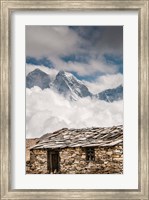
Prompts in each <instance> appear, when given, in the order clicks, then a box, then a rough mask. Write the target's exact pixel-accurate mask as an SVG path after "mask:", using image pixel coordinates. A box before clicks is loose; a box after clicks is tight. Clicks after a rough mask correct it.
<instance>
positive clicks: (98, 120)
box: [26, 87, 123, 138]
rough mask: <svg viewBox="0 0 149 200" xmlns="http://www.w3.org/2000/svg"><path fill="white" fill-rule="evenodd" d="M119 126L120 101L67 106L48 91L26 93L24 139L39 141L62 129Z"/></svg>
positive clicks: (63, 100) (61, 97)
mask: <svg viewBox="0 0 149 200" xmlns="http://www.w3.org/2000/svg"><path fill="white" fill-rule="evenodd" d="M37 100H38V101H37ZM105 119H106V120H105ZM122 123H123V101H117V102H113V103H107V102H104V101H98V100H91V99H90V98H83V99H80V100H78V101H76V102H69V101H68V100H66V99H65V98H64V97H63V96H60V95H59V94H57V93H55V92H54V91H52V90H50V89H45V90H41V89H40V88H38V87H34V88H32V89H26V136H27V137H28V138H30V137H40V136H41V135H43V134H46V133H50V132H53V131H56V130H58V129H61V128H64V127H67V128H83V127H93V126H94V127H102V126H112V125H118V124H122Z"/></svg>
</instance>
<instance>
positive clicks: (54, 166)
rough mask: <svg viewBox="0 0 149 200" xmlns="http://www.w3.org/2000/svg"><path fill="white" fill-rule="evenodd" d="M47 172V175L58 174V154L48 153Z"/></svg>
mask: <svg viewBox="0 0 149 200" xmlns="http://www.w3.org/2000/svg"><path fill="white" fill-rule="evenodd" d="M47 157H48V159H47V161H48V171H49V173H54V174H57V173H59V152H58V151H48V156H47Z"/></svg>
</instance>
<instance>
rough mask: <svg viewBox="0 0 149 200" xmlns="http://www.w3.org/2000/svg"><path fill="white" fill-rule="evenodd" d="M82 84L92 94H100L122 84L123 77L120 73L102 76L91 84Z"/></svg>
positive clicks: (86, 82) (85, 82)
mask: <svg viewBox="0 0 149 200" xmlns="http://www.w3.org/2000/svg"><path fill="white" fill-rule="evenodd" d="M83 82H84V84H85V85H86V86H87V87H88V89H89V90H90V92H92V93H93V94H97V93H99V92H102V91H103V90H106V89H112V88H116V87H118V86H119V85H121V84H123V75H122V74H120V73H118V74H112V75H104V76H99V77H98V78H97V79H96V80H94V81H92V82H88V81H83Z"/></svg>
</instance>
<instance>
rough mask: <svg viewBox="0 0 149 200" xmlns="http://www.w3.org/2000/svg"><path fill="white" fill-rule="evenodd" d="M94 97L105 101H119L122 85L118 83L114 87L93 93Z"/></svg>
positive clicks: (121, 94)
mask: <svg viewBox="0 0 149 200" xmlns="http://www.w3.org/2000/svg"><path fill="white" fill-rule="evenodd" d="M94 97H95V98H97V99H100V100H104V101H107V102H109V103H111V102H113V101H119V100H122V99H123V86H122V85H120V86H118V87H116V88H114V89H108V90H105V91H103V92H100V93H98V94H96V95H94Z"/></svg>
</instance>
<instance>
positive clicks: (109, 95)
mask: <svg viewBox="0 0 149 200" xmlns="http://www.w3.org/2000/svg"><path fill="white" fill-rule="evenodd" d="M34 86H38V87H40V88H41V89H45V88H51V89H52V90H54V91H56V92H57V93H59V94H61V95H63V96H64V97H66V98H68V99H69V100H75V101H76V100H78V99H79V98H84V97H91V98H95V99H99V100H104V101H106V102H109V103H111V102H113V101H119V100H122V99H123V86H122V85H120V86H118V87H116V88H114V89H107V90H104V91H103V92H100V93H98V94H95V95H94V94H92V93H91V92H90V91H89V90H88V88H87V86H86V85H85V84H84V83H83V82H82V81H80V80H78V79H77V78H76V77H75V76H74V75H73V74H71V73H68V72H64V71H59V72H58V73H57V75H56V77H55V79H54V81H52V80H51V78H50V75H49V74H47V73H45V72H43V71H41V70H40V69H38V68H37V69H35V70H34V71H32V72H30V73H29V74H28V75H27V76H26V87H27V88H32V87H34Z"/></svg>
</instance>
